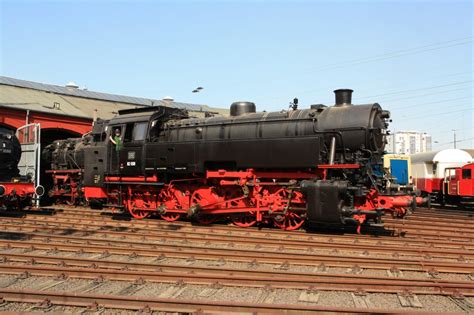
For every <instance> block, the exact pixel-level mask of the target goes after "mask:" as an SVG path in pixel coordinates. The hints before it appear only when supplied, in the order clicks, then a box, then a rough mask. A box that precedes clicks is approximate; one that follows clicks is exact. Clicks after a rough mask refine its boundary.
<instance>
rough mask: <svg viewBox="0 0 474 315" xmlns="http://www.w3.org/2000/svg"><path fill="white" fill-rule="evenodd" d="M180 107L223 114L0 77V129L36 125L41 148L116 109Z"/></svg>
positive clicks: (111, 114)
mask: <svg viewBox="0 0 474 315" xmlns="http://www.w3.org/2000/svg"><path fill="white" fill-rule="evenodd" d="M159 105H161V106H169V107H175V108H184V109H186V110H188V111H189V112H190V115H192V116H198V117H200V116H201V117H202V116H204V115H205V113H206V112H208V113H209V112H210V113H217V114H226V111H225V110H223V109H218V108H211V107H209V106H207V105H201V104H190V103H182V102H175V101H174V100H173V99H171V98H169V97H167V98H165V99H149V98H141V97H132V96H124V95H115V94H108V93H101V92H94V91H89V90H87V89H81V88H79V87H78V86H77V85H76V84H75V83H73V82H70V83H68V84H66V85H64V86H60V85H52V84H44V83H38V82H32V81H25V80H19V79H14V78H10V77H4V76H0V126H1V127H5V128H9V129H12V130H16V129H18V128H20V127H22V126H24V125H28V124H39V126H40V128H41V137H40V142H41V147H44V146H46V145H48V144H50V143H52V142H53V141H55V140H59V139H66V138H73V137H80V136H81V135H83V134H84V133H87V132H89V131H90V130H91V129H92V123H93V121H94V120H96V119H99V118H100V119H110V118H112V117H114V116H116V115H117V113H118V111H119V110H122V109H130V108H139V107H145V106H159Z"/></svg>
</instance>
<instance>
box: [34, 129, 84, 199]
mask: <svg viewBox="0 0 474 315" xmlns="http://www.w3.org/2000/svg"><path fill="white" fill-rule="evenodd" d="M91 140H92V139H91V136H90V134H86V135H84V136H82V137H81V138H69V139H64V140H56V141H54V142H53V143H51V144H49V145H47V146H46V147H45V148H44V149H43V151H42V154H41V159H42V162H43V163H46V164H47V165H49V167H50V169H49V170H46V173H47V174H50V175H51V177H52V181H53V182H52V183H51V184H49V185H47V186H48V188H50V189H49V191H48V197H49V198H51V199H53V200H54V201H55V203H58V204H60V203H66V204H68V205H77V204H82V203H84V196H83V191H82V181H83V173H84V148H85V147H87V146H89V145H90V142H91ZM49 186H51V187H49Z"/></svg>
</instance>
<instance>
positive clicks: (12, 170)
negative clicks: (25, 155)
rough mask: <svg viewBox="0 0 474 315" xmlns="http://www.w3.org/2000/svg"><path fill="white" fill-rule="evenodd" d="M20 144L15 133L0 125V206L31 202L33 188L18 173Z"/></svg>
mask: <svg viewBox="0 0 474 315" xmlns="http://www.w3.org/2000/svg"><path fill="white" fill-rule="evenodd" d="M21 153H22V152H21V145H20V142H19V140H18V138H17V137H16V136H15V133H14V132H13V131H11V130H9V129H6V128H2V127H0V208H2V209H4V208H7V209H21V208H24V207H26V206H28V205H30V204H31V200H32V198H33V195H34V194H35V193H38V194H41V191H42V187H41V186H39V187H38V189H36V190H35V186H34V184H33V182H32V181H31V179H30V178H27V177H25V176H20V175H19V170H18V163H19V162H20V158H21Z"/></svg>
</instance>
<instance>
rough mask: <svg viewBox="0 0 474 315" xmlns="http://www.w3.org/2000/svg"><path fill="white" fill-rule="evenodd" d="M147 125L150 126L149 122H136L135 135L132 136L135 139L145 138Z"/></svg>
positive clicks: (141, 139)
mask: <svg viewBox="0 0 474 315" xmlns="http://www.w3.org/2000/svg"><path fill="white" fill-rule="evenodd" d="M147 126H148V123H147V122H141V123H137V124H135V127H134V128H133V136H132V139H133V141H143V140H145V138H146V129H147Z"/></svg>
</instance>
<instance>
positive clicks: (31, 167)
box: [16, 124, 41, 206]
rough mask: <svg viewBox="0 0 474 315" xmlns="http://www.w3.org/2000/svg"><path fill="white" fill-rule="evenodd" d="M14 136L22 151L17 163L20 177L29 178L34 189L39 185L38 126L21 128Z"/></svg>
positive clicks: (35, 197) (37, 198)
mask: <svg viewBox="0 0 474 315" xmlns="http://www.w3.org/2000/svg"><path fill="white" fill-rule="evenodd" d="M16 136H17V138H18V140H19V141H20V145H21V151H22V153H21V159H20V163H18V169H19V170H20V175H21V176H27V177H29V178H31V181H32V182H33V183H34V184H35V188H36V187H38V186H39V185H40V161H41V143H40V136H41V131H40V124H28V125H25V126H22V127H20V128H18V129H17V130H16ZM34 199H35V201H34V202H35V205H36V206H39V196H38V195H35V196H34Z"/></svg>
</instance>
